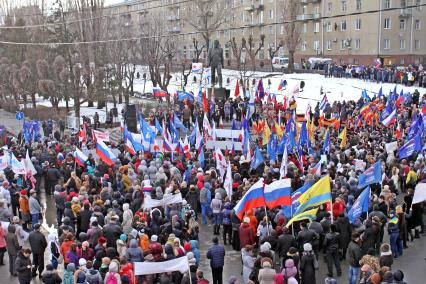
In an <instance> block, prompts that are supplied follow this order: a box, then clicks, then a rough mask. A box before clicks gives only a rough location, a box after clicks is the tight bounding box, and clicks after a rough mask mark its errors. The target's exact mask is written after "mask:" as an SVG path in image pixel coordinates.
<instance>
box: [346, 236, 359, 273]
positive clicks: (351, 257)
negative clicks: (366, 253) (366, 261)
mask: <svg viewBox="0 0 426 284" xmlns="http://www.w3.org/2000/svg"><path fill="white" fill-rule="evenodd" d="M347 256H348V263H349V265H350V266H352V267H360V265H359V261H360V260H361V258H362V251H361V248H360V246H359V245H358V244H357V243H356V242H354V241H351V242H350V243H349V246H348V250H347Z"/></svg>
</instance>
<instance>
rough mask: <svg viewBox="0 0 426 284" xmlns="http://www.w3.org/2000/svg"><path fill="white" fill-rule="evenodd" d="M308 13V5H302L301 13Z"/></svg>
mask: <svg viewBox="0 0 426 284" xmlns="http://www.w3.org/2000/svg"><path fill="white" fill-rule="evenodd" d="M306 13H308V6H303V7H302V14H306Z"/></svg>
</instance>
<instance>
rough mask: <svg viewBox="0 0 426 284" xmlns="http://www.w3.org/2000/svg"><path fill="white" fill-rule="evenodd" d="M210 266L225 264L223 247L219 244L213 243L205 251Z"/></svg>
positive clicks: (218, 266) (216, 266) (215, 266)
mask: <svg viewBox="0 0 426 284" xmlns="http://www.w3.org/2000/svg"><path fill="white" fill-rule="evenodd" d="M207 258H208V259H210V267H211V268H220V267H223V265H224V264H225V262H224V261H225V248H224V247H223V246H222V245H219V244H213V245H212V246H211V247H210V248H209V250H208V251H207Z"/></svg>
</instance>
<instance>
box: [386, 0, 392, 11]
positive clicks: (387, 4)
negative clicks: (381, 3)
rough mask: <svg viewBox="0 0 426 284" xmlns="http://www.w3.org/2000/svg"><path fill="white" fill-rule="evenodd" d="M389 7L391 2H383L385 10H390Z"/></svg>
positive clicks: (387, 0) (389, 0)
mask: <svg viewBox="0 0 426 284" xmlns="http://www.w3.org/2000/svg"><path fill="white" fill-rule="evenodd" d="M390 7H391V0H385V9H390Z"/></svg>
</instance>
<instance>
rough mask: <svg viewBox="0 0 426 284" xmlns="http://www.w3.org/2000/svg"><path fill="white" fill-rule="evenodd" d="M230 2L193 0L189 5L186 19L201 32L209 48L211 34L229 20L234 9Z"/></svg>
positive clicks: (224, 0) (225, 0)
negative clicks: (231, 7)
mask: <svg viewBox="0 0 426 284" xmlns="http://www.w3.org/2000/svg"><path fill="white" fill-rule="evenodd" d="M229 3H230V2H229V1H228V0H191V1H189V3H188V5H187V8H186V12H187V15H186V16H185V21H186V22H188V24H189V25H190V26H192V27H193V28H194V30H196V31H197V32H199V33H201V35H202V37H203V39H204V41H205V47H206V48H207V49H209V48H210V37H211V34H212V33H213V32H214V31H216V30H218V29H220V28H221V27H222V26H223V25H224V24H225V23H226V22H228V21H229V15H230V11H231V10H232V9H230V7H228V5H229ZM200 54H201V53H200Z"/></svg>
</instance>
